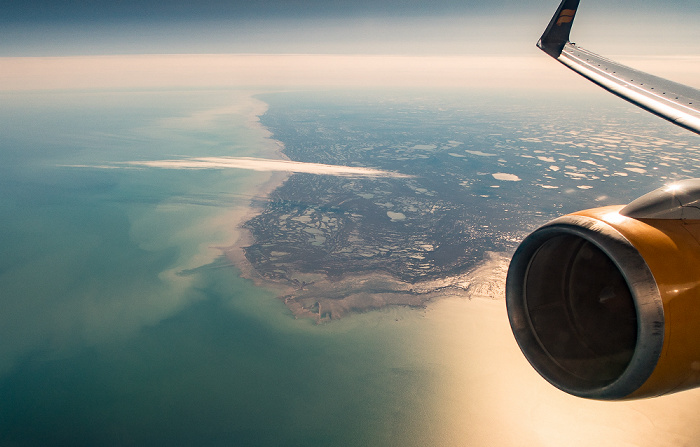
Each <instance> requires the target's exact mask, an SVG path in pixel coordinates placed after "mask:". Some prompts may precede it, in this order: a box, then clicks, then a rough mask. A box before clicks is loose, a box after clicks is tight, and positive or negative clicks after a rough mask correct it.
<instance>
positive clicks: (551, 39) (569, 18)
mask: <svg viewBox="0 0 700 447" xmlns="http://www.w3.org/2000/svg"><path fill="white" fill-rule="evenodd" d="M578 2H579V0H562V2H561V4H560V5H559V8H558V9H557V12H556V13H555V14H554V16H553V17H552V20H550V22H549V26H547V29H546V30H545V31H544V34H542V37H540V40H539V42H537V46H538V47H540V49H542V51H544V52H545V53H547V54H549V55H550V56H552V57H553V58H558V57H559V55H560V54H561V50H562V49H563V48H564V45H566V43H567V42H568V41H569V32H570V31H571V26H572V25H573V23H574V15H576V9H577V8H578Z"/></svg>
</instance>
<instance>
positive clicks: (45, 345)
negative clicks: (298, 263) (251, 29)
mask: <svg viewBox="0 0 700 447" xmlns="http://www.w3.org/2000/svg"><path fill="white" fill-rule="evenodd" d="M5 96H6V97H4V98H3V104H4V106H3V108H2V109H0V114H1V116H0V126H1V129H0V133H1V134H2V135H3V138H2V142H1V143H0V145H1V146H2V147H1V148H0V191H1V192H2V193H1V194H0V247H1V250H0V307H1V308H2V312H0V445H154V444H155V445H165V444H168V445H382V444H383V445H406V443H408V444H411V443H415V442H417V440H418V439H420V436H418V437H416V434H417V433H420V430H421V426H422V423H421V421H420V420H417V419H416V417H415V408H417V407H420V406H421V405H424V402H425V401H426V398H427V397H428V396H427V395H426V393H428V389H427V388H426V383H427V382H426V379H427V378H428V377H429V376H430V374H431V373H430V369H429V368H426V367H418V368H417V367H416V366H415V365H413V362H412V361H411V360H410V358H409V359H407V358H406V357H404V355H403V351H402V348H401V347H402V346H404V345H407V346H411V338H412V337H413V335H412V333H413V330H412V329H411V327H410V325H406V324H404V323H402V322H404V319H405V318H408V319H415V318H417V317H418V315H417V314H416V313H415V312H411V311H406V310H401V309H394V310H388V311H385V312H377V313H373V314H368V315H366V316H358V318H349V319H347V321H342V322H339V323H338V324H333V325H328V326H316V325H314V324H313V323H312V322H311V321H306V320H295V319H294V318H293V317H292V316H291V314H290V313H289V311H288V310H287V309H286V307H285V306H284V304H283V303H282V302H281V301H279V300H278V299H276V298H275V296H274V294H273V293H271V292H269V291H266V290H264V289H260V288H257V287H255V286H253V284H252V283H251V282H250V281H247V280H244V279H241V278H240V277H238V274H237V272H236V270H235V268H234V267H232V266H231V265H230V264H229V263H228V261H227V260H226V259H225V258H223V257H221V253H220V251H217V250H216V249H212V248H210V247H215V246H217V245H222V244H226V243H227V242H229V238H230V237H231V233H233V232H234V230H235V228H234V227H235V223H236V222H235V219H236V218H238V219H239V220H240V215H238V214H236V212H237V211H236V210H239V209H241V208H242V207H245V206H247V205H248V203H249V202H250V201H251V199H255V198H256V194H257V192H256V191H257V189H256V188H259V187H260V185H261V183H262V182H264V181H265V180H266V179H267V174H261V173H254V172H252V171H244V170H228V171H169V170H157V169H99V168H84V167H75V166H76V165H102V164H104V163H106V162H121V161H132V160H159V159H165V158H173V157H176V156H190V157H191V156H217V155H230V156H251V155H259V151H260V150H261V148H260V135H259V131H258V130H251V127H250V126H249V125H248V124H247V123H246V122H245V119H248V118H249V116H246V113H248V114H249V112H245V111H243V112H241V111H237V110H236V109H235V108H234V109H231V106H232V105H233V106H235V105H236V103H237V102H244V101H250V100H249V99H247V94H241V93H240V92H206V91H205V92H117V93H115V92H105V93H95V92H85V93H75V92H71V93H26V94H15V95H5ZM268 155H269V154H268ZM239 214H240V213H239Z"/></svg>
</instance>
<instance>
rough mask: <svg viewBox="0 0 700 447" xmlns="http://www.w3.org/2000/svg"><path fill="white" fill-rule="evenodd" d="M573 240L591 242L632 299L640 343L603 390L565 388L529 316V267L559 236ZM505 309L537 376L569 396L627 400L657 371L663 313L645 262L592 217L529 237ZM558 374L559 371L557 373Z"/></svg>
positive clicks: (512, 270) (559, 222) (516, 258)
mask: <svg viewBox="0 0 700 447" xmlns="http://www.w3.org/2000/svg"><path fill="white" fill-rule="evenodd" d="M560 235H573V236H577V237H580V238H582V239H584V240H586V241H589V242H591V243H593V244H594V245H595V246H597V247H598V248H599V249H600V250H602V251H603V253H605V255H607V256H608V257H609V258H610V259H611V260H612V261H613V263H614V264H615V265H616V266H617V268H618V270H619V271H620V273H621V274H622V276H623V278H624V280H625V282H626V283H627V286H628V287H629V290H630V292H631V294H632V298H633V300H634V305H635V310H636V315H637V323H638V324H637V342H636V345H635V350H634V354H633V355H632V358H631V360H630V362H629V364H628V365H627V368H626V369H625V370H624V372H623V373H622V374H621V375H620V376H619V377H618V378H617V379H615V380H614V381H613V382H612V383H609V384H607V385H604V386H578V385H573V384H567V383H562V380H560V378H558V377H555V376H556V374H553V373H552V372H551V370H552V369H553V368H552V362H553V361H552V360H551V359H550V357H549V354H548V353H547V352H545V350H544V348H543V347H542V346H541V344H540V342H539V341H538V339H537V336H536V334H535V333H534V329H533V328H532V324H531V322H530V320H529V318H530V317H529V315H528V312H527V308H526V307H527V303H526V296H525V282H526V277H527V273H528V268H529V266H530V263H531V261H532V259H533V256H534V255H535V254H536V253H537V251H538V250H539V248H540V247H542V245H543V244H544V243H545V242H546V241H548V240H550V239H551V238H553V237H555V236H560ZM506 307H507V310H508V319H509V320H510V324H511V328H512V330H513V334H514V335H515V338H516V340H517V342H518V345H519V346H520V349H521V350H522V352H523V354H524V355H525V357H526V358H527V359H528V361H529V362H530V364H531V365H532V366H533V367H534V368H535V370H537V372H538V373H539V374H540V375H541V376H542V377H543V378H544V379H545V380H547V381H548V382H550V383H551V384H552V385H554V386H555V387H557V388H559V389H561V390H562V391H565V392H567V393H569V394H572V395H575V396H579V397H585V398H591V399H601V400H616V399H623V398H625V397H627V396H629V395H630V394H632V393H633V392H634V391H636V390H637V389H639V387H641V386H642V385H643V384H644V382H646V380H647V379H648V378H649V376H650V375H651V373H652V372H653V371H654V368H655V367H656V364H657V362H658V360H659V357H660V354H661V350H662V347H663V342H664V310H663V302H662V299H661V294H660V292H659V289H658V286H657V284H656V281H655V280H654V276H653V275H652V273H651V270H650V269H649V266H648V265H647V263H646V261H644V258H643V257H642V255H641V254H640V253H639V252H638V251H637V249H636V248H635V247H634V246H633V245H632V243H631V242H629V240H627V238H625V237H624V236H623V235H622V234H621V233H620V232H619V231H618V230H616V229H615V228H613V227H612V226H610V225H609V224H607V223H605V222H603V221H600V220H598V219H594V218H592V217H587V216H580V215H567V216H563V217H560V218H558V219H555V220H553V221H552V222H550V223H548V224H546V225H544V226H542V227H540V228H539V229H537V230H535V231H534V232H533V233H532V234H530V235H529V236H528V237H527V238H525V240H524V241H523V242H522V243H521V244H520V246H519V247H518V249H517V250H516V252H515V254H514V255H513V259H512V260H511V263H510V267H509V269H508V277H507V279H506ZM554 369H556V368H554Z"/></svg>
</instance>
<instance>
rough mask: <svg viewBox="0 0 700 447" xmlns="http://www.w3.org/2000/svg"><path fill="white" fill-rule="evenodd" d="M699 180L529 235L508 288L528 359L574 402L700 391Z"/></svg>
mask: <svg viewBox="0 0 700 447" xmlns="http://www.w3.org/2000/svg"><path fill="white" fill-rule="evenodd" d="M698 192H700V180H689V181H685V182H681V183H679V184H676V185H673V186H672V187H666V188H661V189H659V190H657V191H654V192H652V193H650V194H647V195H646V196H643V197H642V198H640V199H637V200H636V201H634V202H632V203H631V204H630V205H628V206H626V207H624V208H623V207H622V206H615V207H604V208H597V209H593V210H587V211H581V212H578V213H573V214H569V215H566V216H563V217H560V218H558V219H556V220H554V221H552V222H550V223H548V224H546V225H544V226H543V227H541V228H539V229H537V230H536V231H535V232H533V233H532V234H531V235H530V236H528V237H527V238H526V239H525V240H524V241H523V242H522V244H521V245H520V247H519V248H518V249H517V251H516V252H515V254H514V255H513V260H512V261H511V265H510V268H509V270H508V279H507V283H506V304H507V307H508V317H509V319H510V323H511V327H512V329H513V333H514V335H515V338H516V340H517V342H518V345H519V346H520V348H521V350H522V351H523V353H524V354H525V357H527V359H528V360H529V361H530V363H531V364H532V366H533V367H534V368H535V369H536V370H537V371H538V372H539V373H540V375H542V376H543V377H544V378H545V379H546V380H547V381H549V382H550V383H552V384H553V385H554V386H556V387H558V388H560V389H561V390H563V391H566V392H568V393H570V394H573V395H576V396H580V397H587V398H593V399H604V400H616V399H634V398H642V397H650V396H658V395H662V394H666V393H671V392H676V391H681V390H685V389H688V388H693V387H697V386H700V242H699V241H700V209H698V208H697V207H696V206H697V202H696V201H694V200H692V197H693V196H694V197H699V195H698Z"/></svg>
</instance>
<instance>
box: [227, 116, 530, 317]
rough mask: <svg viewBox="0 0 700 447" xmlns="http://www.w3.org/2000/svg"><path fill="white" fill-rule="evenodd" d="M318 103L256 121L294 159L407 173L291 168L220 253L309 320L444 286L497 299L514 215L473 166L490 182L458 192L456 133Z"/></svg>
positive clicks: (418, 297) (414, 297) (461, 182)
mask: <svg viewBox="0 0 700 447" xmlns="http://www.w3.org/2000/svg"><path fill="white" fill-rule="evenodd" d="M325 112H326V113H325V114H321V113H319V111H318V110H314V108H313V107H310V108H309V107H306V108H305V107H299V106H297V107H288V108H285V107H281V108H276V107H271V108H270V109H269V110H268V111H267V112H266V113H265V114H264V115H263V116H261V122H262V123H263V125H264V126H265V127H266V128H267V129H268V130H270V131H271V133H272V135H273V138H274V139H276V140H278V141H279V142H280V145H281V147H283V149H282V154H283V155H282V156H284V157H288V158H289V159H292V160H294V161H301V162H314V163H319V162H320V163H327V164H344V165H347V166H366V167H377V168H380V169H384V170H389V171H399V172H401V173H403V174H407V175H408V176H410V177H403V178H391V177H387V178H350V177H341V176H331V175H315V174H307V173H304V174H292V175H290V176H289V177H287V178H286V180H284V181H283V182H282V183H281V184H280V185H279V186H278V187H277V188H276V189H274V190H273V191H272V192H271V193H270V194H269V196H268V197H267V200H266V201H265V202H264V203H261V204H260V209H259V210H258V212H257V213H256V214H255V215H253V216H252V217H251V218H250V219H249V220H247V221H246V222H245V223H244V224H243V228H244V229H245V230H247V231H248V235H249V237H248V239H247V240H246V241H245V243H244V244H243V245H244V246H243V247H241V248H242V251H240V250H239V251H238V252H237V253H236V252H235V250H231V252H230V253H229V256H230V257H231V258H232V259H237V262H236V263H237V264H238V265H239V267H240V266H241V264H242V263H247V264H248V265H247V266H243V268H242V269H241V270H242V271H243V272H244V274H245V276H247V277H250V278H253V279H255V280H257V281H259V282H261V283H264V284H266V285H273V286H275V287H277V288H278V289H279V291H280V292H279V293H280V296H281V297H282V298H283V299H284V301H285V303H286V304H287V306H288V307H289V308H290V309H291V310H292V311H293V312H294V314H295V315H297V316H308V317H312V318H314V319H316V320H317V321H324V320H329V319H336V318H340V317H342V316H343V315H345V314H347V313H348V312H350V311H364V310H368V309H374V308H380V307H383V306H386V305H392V304H396V305H409V306H423V305H424V304H425V303H426V302H427V301H430V300H433V299H435V298H436V297H439V296H443V295H455V294H459V295H464V296H467V297H473V296H480V297H488V298H491V299H499V298H501V297H502V296H503V285H504V283H505V273H506V270H507V264H508V259H509V256H508V253H509V252H510V251H512V248H513V245H514V244H513V242H514V241H515V240H517V237H515V236H514V234H515V232H516V231H517V230H518V222H515V221H513V220H512V219H511V220H508V219H502V218H500V215H499V210H498V209H497V208H495V209H494V208H493V207H489V206H484V203H485V201H484V198H485V197H488V196H486V195H485V194H475V191H477V192H478V191H479V190H484V191H485V192H490V191H489V190H486V189H484V188H491V187H492V186H491V185H492V184H493V183H494V181H495V180H494V177H493V176H491V175H486V174H481V176H482V177H483V181H484V182H489V185H488V186H484V185H481V186H480V185H474V187H473V188H472V189H473V190H472V191H471V192H470V193H467V188H468V187H470V186H472V185H471V183H477V182H474V181H472V182H471V183H470V184H466V183H465V176H466V175H468V173H465V172H464V167H463V166H456V167H455V163H454V162H453V160H454V157H453V156H452V155H450V154H449V153H450V152H455V151H457V150H458V149H457V148H460V147H461V146H464V144H463V143H462V142H460V141H456V140H450V139H449V137H448V136H445V135H443V134H442V133H441V132H438V131H437V129H432V128H420V127H416V126H414V125H413V124H412V123H406V122H405V121H401V122H400V123H399V124H397V123H395V122H393V123H392V122H390V121H388V120H385V121H384V122H383V123H378V122H377V120H376V119H375V120H372V119H367V117H365V116H364V115H363V114H357V115H353V116H340V115H339V116H335V115H333V114H329V113H328V110H326V111H325ZM341 115H342V112H341ZM417 119H418V120H420V119H419V118H417ZM334 122H335V123H336V124H335V126H333V125H332V124H333V123H334ZM382 124H383V125H382ZM442 125H444V122H442ZM397 126H398V128H397ZM368 127H369V128H368ZM409 130H410V132H409ZM436 135H437V136H436ZM475 158H477V159H478V158H483V156H475ZM473 169H474V166H472V167H470V170H473ZM473 175H474V173H473V172H472V176H473ZM513 177H515V176H513ZM499 218H500V221H499ZM495 221H499V225H494V222H495ZM239 245H240V244H239ZM243 257H244V259H243Z"/></svg>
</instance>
